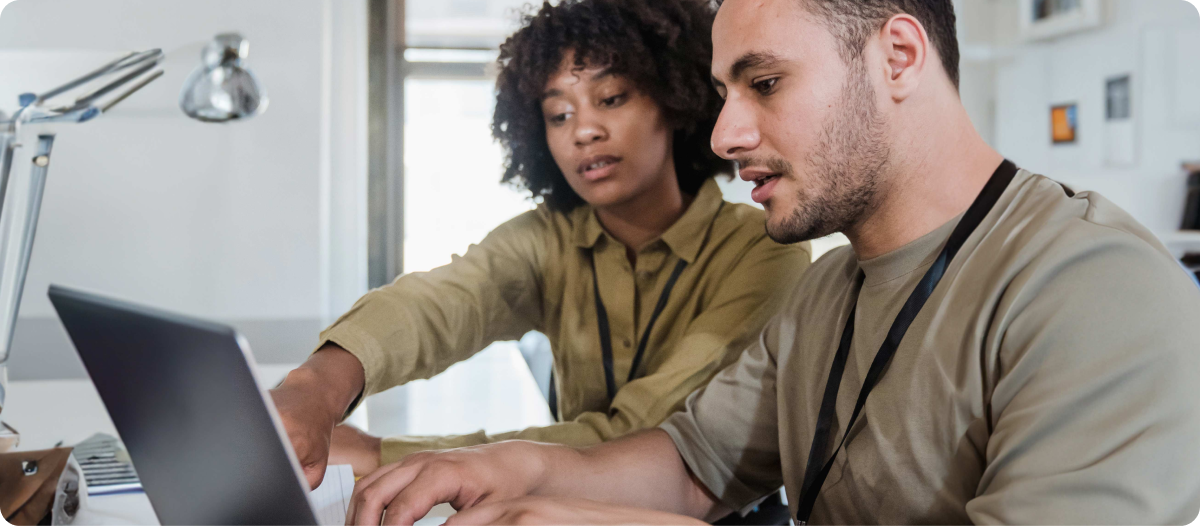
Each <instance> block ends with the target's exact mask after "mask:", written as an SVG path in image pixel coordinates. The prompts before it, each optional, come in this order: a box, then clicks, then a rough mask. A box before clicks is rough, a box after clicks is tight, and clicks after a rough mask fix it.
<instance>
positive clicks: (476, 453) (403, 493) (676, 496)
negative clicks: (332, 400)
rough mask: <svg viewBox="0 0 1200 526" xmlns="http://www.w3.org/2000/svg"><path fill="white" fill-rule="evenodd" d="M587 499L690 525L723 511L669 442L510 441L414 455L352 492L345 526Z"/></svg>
mask: <svg viewBox="0 0 1200 526" xmlns="http://www.w3.org/2000/svg"><path fill="white" fill-rule="evenodd" d="M529 495H533V496H543V497H555V498H572V499H586V500H590V501H595V502H600V503H604V504H610V505H616V506H623V507H633V508H646V509H651V510H658V511H662V512H667V513H673V514H677V515H684V516H688V517H693V518H716V517H720V516H721V515H723V514H724V513H727V511H726V510H723V509H721V506H720V505H719V504H718V503H717V501H716V499H715V498H713V497H712V496H711V495H709V494H708V492H707V490H705V489H704V487H703V486H702V485H701V484H699V483H698V482H697V481H696V480H695V479H694V478H693V477H692V476H691V474H690V473H689V472H688V469H687V467H686V466H685V465H684V463H683V460H682V459H681V458H680V456H679V452H678V451H677V450H676V449H675V444H674V442H672V441H671V438H670V437H668V436H667V434H666V433H665V432H663V431H661V430H650V431H645V432H642V433H638V434H635V435H631V436H628V437H625V438H622V439H619V440H614V441H612V442H607V443H604V444H600V445H597V446H593V447H589V448H584V449H576V448H571V447H567V446H559V445H550V444H538V443H534V442H523V441H512V442H501V443H498V444H492V445H486V446H477V447H472V448H464V449H459V450H451V451H444V452H428V453H418V454H414V455H410V456H408V457H406V458H405V459H404V460H402V461H401V462H398V463H395V464H391V465H389V466H386V467H384V468H382V469H380V470H378V471H376V472H375V473H374V474H372V475H371V476H369V477H366V478H363V479H362V480H360V481H359V482H358V484H357V485H355V490H354V498H353V499H352V501H351V505H350V512H349V515H348V516H347V524H371V525H375V524H380V523H381V518H383V516H384V510H385V509H386V510H387V517H386V518H387V523H388V524H412V523H413V522H414V521H416V520H417V519H420V518H422V517H424V516H425V515H426V514H427V513H429V510H430V509H432V508H433V507H434V506H435V505H437V504H441V503H444V502H445V503H450V504H451V505H452V506H454V508H455V509H458V510H464V509H470V508H473V507H476V506H480V505H486V504H493V503H499V502H504V501H510V500H513V499H517V498H519V497H523V496H529Z"/></svg>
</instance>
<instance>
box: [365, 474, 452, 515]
mask: <svg viewBox="0 0 1200 526" xmlns="http://www.w3.org/2000/svg"><path fill="white" fill-rule="evenodd" d="M435 471H438V470H437V469H426V470H422V472H421V473H420V474H419V475H417V477H416V478H415V479H413V481H412V483H411V484H409V485H408V486H406V487H405V488H404V489H402V490H400V493H399V494H397V495H396V498H394V499H392V502H391V503H389V504H388V506H387V511H386V512H385V513H384V516H383V524H384V526H409V525H411V524H412V523H414V522H416V521H418V520H421V519H422V518H424V517H425V516H426V515H428V514H429V510H432V509H433V507H434V506H437V505H438V504H441V503H443V502H453V501H454V500H456V498H457V497H458V494H459V491H460V490H461V488H462V481H461V480H458V479H457V478H455V477H451V476H447V473H445V472H442V473H435Z"/></svg>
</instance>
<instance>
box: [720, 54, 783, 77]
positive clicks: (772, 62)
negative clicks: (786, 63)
mask: <svg viewBox="0 0 1200 526" xmlns="http://www.w3.org/2000/svg"><path fill="white" fill-rule="evenodd" d="M780 62H783V59H780V58H779V57H778V56H776V55H775V54H774V53H771V52H769V51H751V52H749V53H746V54H745V55H742V56H741V57H740V58H738V59H737V61H736V62H734V63H733V65H732V66H729V78H730V80H733V81H737V80H738V79H740V78H741V77H742V75H744V74H745V73H746V71H747V70H750V69H755V68H769V67H773V66H776V65H778V64H779V63H780Z"/></svg>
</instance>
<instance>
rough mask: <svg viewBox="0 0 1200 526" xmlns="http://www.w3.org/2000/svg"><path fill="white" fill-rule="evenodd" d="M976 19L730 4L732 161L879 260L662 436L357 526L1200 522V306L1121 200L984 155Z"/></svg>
mask: <svg viewBox="0 0 1200 526" xmlns="http://www.w3.org/2000/svg"><path fill="white" fill-rule="evenodd" d="M954 22H955V19H954V13H953V7H952V5H951V0H862V1H856V2H848V1H839V0H726V1H725V2H724V4H723V6H722V7H721V8H720V11H719V12H718V14H717V19H716V22H715V24H714V28H713V43H714V59H713V76H714V80H715V82H716V84H717V86H718V91H720V92H721V94H722V96H724V97H725V98H726V103H725V106H724V109H723V110H722V114H721V117H720V119H719V120H718V124H717V126H716V128H715V131H714V136H713V141H712V142H713V148H714V150H715V151H716V152H717V153H718V154H720V155H722V156H724V157H726V158H729V159H733V160H736V161H737V162H738V163H739V165H741V167H742V170H741V177H742V178H743V179H747V180H752V181H755V182H756V183H757V185H758V187H757V188H756V190H755V199H756V200H758V201H761V202H763V203H764V205H765V206H766V208H767V211H768V215H767V229H768V232H769V233H770V234H771V235H772V237H774V238H775V239H777V240H779V241H784V242H795V241H799V240H803V239H811V238H813V237H817V236H822V235H825V234H828V233H830V232H834V231H841V232H844V233H845V234H846V235H847V237H848V238H849V239H850V241H851V245H852V246H851V247H849V248H845V249H839V250H837V251H835V252H832V253H830V254H829V255H827V256H825V257H824V258H822V259H821V260H820V261H818V262H816V263H814V264H813V266H812V267H811V268H810V270H809V271H808V272H807V273H806V274H805V275H804V277H803V278H802V279H801V283H800V285H799V286H798V287H797V288H796V289H795V290H794V292H793V295H794V297H793V300H792V301H791V302H790V304H789V305H788V306H787V307H785V309H784V310H783V311H782V312H781V314H780V315H779V316H777V317H776V318H775V319H774V320H773V321H772V322H771V323H769V324H768V325H767V328H766V329H764V331H763V333H762V335H761V337H760V338H759V341H758V342H757V343H756V344H755V345H752V346H751V347H750V348H749V350H748V351H747V352H746V353H745V354H743V356H742V357H741V358H740V359H739V361H738V362H736V363H735V364H734V365H733V366H731V367H730V368H728V369H726V370H724V371H723V372H722V373H720V374H719V375H718V376H717V377H716V378H715V379H714V380H713V381H712V382H711V383H710V384H709V385H708V386H707V387H705V388H704V389H701V390H700V391H698V392H697V393H695V394H693V395H692V396H691V397H690V398H689V399H688V402H687V404H686V411H685V412H683V413H679V414H676V415H674V416H673V417H671V418H670V419H668V420H667V422H666V423H665V424H664V425H663V426H661V429H660V430H653V431H648V432H644V433H640V434H638V435H634V436H631V437H627V438H625V439H622V440H619V441H615V442H611V443H607V444H604V445H600V446H597V447H593V448H587V449H571V448H567V447H562V446H549V445H540V444H532V443H527V442H511V443H503V444H496V445H493V446H485V447H480V448H471V449H466V450H462V451H450V452H445V453H440V454H426V455H418V456H414V457H412V458H409V459H406V460H405V461H403V462H400V463H398V464H395V465H392V466H389V467H387V468H384V469H381V470H380V471H379V472H377V473H376V474H375V475H372V476H371V477H368V478H366V479H364V480H362V481H360V483H359V485H358V487H357V489H356V496H355V498H354V502H353V503H352V506H351V514H350V516H349V517H348V520H349V521H351V522H356V523H362V524H367V523H369V524H376V523H378V522H379V519H380V516H381V514H383V513H384V512H385V510H386V517H385V518H386V522H388V523H389V524H390V523H407V522H409V521H411V520H412V519H415V518H419V517H421V516H422V515H423V514H424V513H425V511H426V510H427V509H428V508H429V506H431V505H433V504H434V503H437V502H451V503H453V504H454V505H455V506H456V507H457V508H458V509H460V510H461V512H460V513H459V515H458V516H456V517H455V518H454V522H457V523H500V524H511V523H528V522H548V523H591V522H605V523H615V522H622V523H629V522H642V523H645V522H662V523H681V522H684V521H686V520H688V518H693V519H695V518H701V519H710V520H711V519H713V518H716V517H718V516H720V515H721V513H723V512H725V511H728V510H745V509H747V508H748V507H750V506H752V505H753V504H754V503H755V502H756V501H757V500H758V499H760V498H761V497H762V496H763V495H766V494H768V493H769V492H771V491H772V489H773V488H776V487H778V485H779V484H781V483H782V484H784V485H785V486H786V489H787V495H788V502H789V507H790V509H791V512H792V513H793V516H794V518H795V519H796V520H797V521H798V522H807V521H812V522H814V523H891V524H901V523H968V522H1009V523H1040V524H1065V523H1130V522H1132V523H1163V522H1169V523H1186V522H1189V521H1191V520H1192V518H1194V517H1195V516H1196V513H1197V510H1198V509H1200V470H1197V469H1196V466H1197V465H1200V396H1197V395H1198V394H1200V393H1198V392H1197V389H1196V387H1194V385H1195V384H1196V378H1197V373H1198V372H1200V353H1197V343H1198V342H1200V323H1198V322H1200V294H1197V291H1196V289H1195V288H1194V287H1192V286H1191V285H1190V284H1189V283H1188V280H1187V277H1186V276H1185V275H1184V273H1183V272H1182V271H1181V270H1180V269H1179V267H1178V265H1176V263H1175V262H1174V261H1173V260H1172V258H1171V257H1170V255H1169V254H1167V253H1166V251H1165V249H1164V248H1163V247H1162V246H1161V244H1160V243H1159V242H1158V241H1157V240H1155V238H1154V237H1153V236H1152V235H1151V234H1150V233H1149V232H1147V231H1146V230H1145V229H1144V228H1143V227H1141V226H1140V225H1138V224H1137V223H1136V222H1135V221H1134V220H1133V219H1132V218H1130V217H1129V216H1128V215H1127V214H1125V213H1124V212H1123V211H1121V210H1120V209H1119V208H1117V207H1116V206H1114V205H1113V204H1112V203H1110V202H1108V201H1107V200H1105V199H1104V198H1103V197H1100V196H1098V195H1096V194H1091V193H1080V194H1075V193H1073V192H1072V191H1071V190H1069V189H1067V188H1065V187H1063V186H1062V185H1059V184H1058V183H1055V182H1054V181H1052V180H1050V179H1047V178H1045V177H1042V176H1039V175H1034V174H1032V173H1030V172H1028V171H1024V170H1020V171H1018V170H1017V168H1016V167H1015V166H1013V165H1012V164H1011V163H1008V162H1006V161H1004V160H1003V158H1002V156H1001V155H1000V154H999V153H997V152H995V151H993V150H992V149H991V148H989V147H988V146H987V145H986V144H985V143H984V141H983V140H982V139H981V138H980V137H979V135H978V134H977V133H976V132H975V130H974V129H973V127H972V125H971V122H970V120H969V119H968V117H967V115H966V112H965V111H964V109H963V106H962V104H961V103H960V102H959V99H958V94H957V89H956V85H957V80H958V73H957V72H958V67H957V66H958V50H957V48H956V43H955V32H954ZM830 459H832V460H830ZM638 508H649V509H651V510H653V511H647V510H643V509H638Z"/></svg>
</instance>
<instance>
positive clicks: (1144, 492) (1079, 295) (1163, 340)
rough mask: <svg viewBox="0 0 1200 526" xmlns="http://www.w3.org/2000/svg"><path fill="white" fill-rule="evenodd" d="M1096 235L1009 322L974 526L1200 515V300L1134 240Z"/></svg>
mask: <svg viewBox="0 0 1200 526" xmlns="http://www.w3.org/2000/svg"><path fill="white" fill-rule="evenodd" d="M1073 234H1078V233H1073ZM1082 234H1084V235H1074V237H1073V239H1083V240H1087V241H1088V242H1089V244H1088V245H1087V246H1088V248H1086V249H1085V250H1078V249H1075V250H1073V251H1071V252H1065V251H1064V250H1061V249H1060V250H1059V251H1058V252H1057V253H1054V252H1052V253H1050V254H1049V255H1044V256H1043V257H1042V258H1041V261H1037V262H1035V264H1033V265H1030V268H1029V269H1028V270H1026V271H1024V272H1023V273H1022V274H1021V275H1019V276H1018V277H1017V279H1016V280H1015V282H1017V283H1021V284H1022V286H1021V287H1019V288H1017V287H1013V288H1012V290H1011V292H1009V293H1007V295H1006V297H1005V298H1003V299H1002V301H1001V302H1000V305H1001V308H1000V309H999V310H998V311H997V313H996V314H995V320H994V321H993V322H992V323H993V327H995V328H996V332H995V334H997V336H996V337H995V341H996V342H997V343H996V345H998V346H999V348H998V351H996V353H995V354H991V355H990V356H991V359H988V358H987V356H985V357H984V360H985V364H987V367H989V368H993V367H994V368H995V369H996V371H995V374H996V379H997V381H996V384H995V386H994V388H993V389H992V396H991V400H990V406H991V415H992V425H993V429H992V432H991V435H990V437H989V439H988V441H987V447H986V450H985V451H984V453H985V454H986V461H987V464H986V468H985V470H984V472H983V474H982V478H981V480H980V483H979V487H978V489H977V493H976V495H977V496H976V497H975V498H974V499H972V500H971V501H969V502H968V503H967V506H966V511H967V514H968V516H969V517H970V518H971V521H972V522H975V523H1010V524H1011V523H1029V524H1099V523H1109V524H1120V523H1137V524H1160V523H1171V524H1181V523H1188V522H1190V521H1192V520H1193V519H1194V518H1195V517H1196V513H1197V510H1198V509H1200V472H1197V470H1196V469H1195V466H1197V465H1198V464H1200V448H1198V447H1197V444H1200V389H1197V385H1198V384H1197V377H1198V376H1200V354H1198V353H1197V349H1198V347H1197V342H1200V324H1198V323H1197V321H1200V294H1197V291H1196V290H1195V288H1194V287H1193V286H1192V285H1191V283H1189V282H1188V280H1187V279H1186V278H1185V276H1184V274H1183V272H1182V271H1180V270H1179V269H1178V268H1177V267H1176V265H1175V263H1174V262H1173V261H1171V260H1170V258H1169V257H1167V256H1166V255H1164V254H1159V253H1157V252H1154V251H1151V250H1150V249H1148V248H1147V247H1146V246H1145V244H1144V243H1143V242H1140V241H1138V240H1136V239H1134V238H1133V237H1132V236H1130V235H1128V234H1121V233H1114V231H1112V230H1111V229H1108V228H1107V227H1102V226H1092V227H1090V228H1089V229H1088V230H1086V231H1083V232H1082ZM1047 259H1050V260H1051V261H1046V260H1047ZM1033 291H1036V294H1033V293H1031V292H1033ZM1004 323H1007V327H1005V326H1004V325H1003V324H1004Z"/></svg>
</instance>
